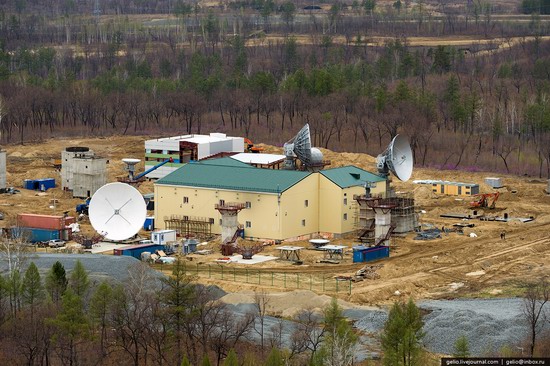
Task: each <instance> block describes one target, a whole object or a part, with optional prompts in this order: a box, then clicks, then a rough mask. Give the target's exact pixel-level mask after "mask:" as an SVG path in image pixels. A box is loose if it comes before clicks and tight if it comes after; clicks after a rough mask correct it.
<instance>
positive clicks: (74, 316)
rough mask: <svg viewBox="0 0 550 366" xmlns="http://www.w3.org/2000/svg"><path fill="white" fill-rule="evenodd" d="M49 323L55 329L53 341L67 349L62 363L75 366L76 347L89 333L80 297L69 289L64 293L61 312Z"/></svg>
mask: <svg viewBox="0 0 550 366" xmlns="http://www.w3.org/2000/svg"><path fill="white" fill-rule="evenodd" d="M49 323H50V324H51V325H53V326H54V327H55V328H57V331H56V332H55V335H54V341H55V342H56V343H58V344H59V345H62V346H63V347H67V349H68V352H67V354H68V356H66V357H67V358H68V359H66V360H64V361H65V362H66V363H69V364H71V365H74V364H76V361H77V360H76V357H77V352H76V349H77V348H76V347H77V345H78V343H79V342H80V341H81V340H82V339H84V338H86V337H87V336H88V331H89V324H88V319H87V318H86V314H85V313H84V305H83V303H82V299H81V298H80V296H78V295H76V294H75V293H73V291H72V290H71V289H68V290H67V291H65V293H64V294H63V296H62V306H61V311H60V312H59V314H57V316H56V317H55V318H54V319H51V320H50V321H49Z"/></svg>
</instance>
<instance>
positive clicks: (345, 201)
mask: <svg viewBox="0 0 550 366" xmlns="http://www.w3.org/2000/svg"><path fill="white" fill-rule="evenodd" d="M347 205H348V199H347V198H344V206H347Z"/></svg>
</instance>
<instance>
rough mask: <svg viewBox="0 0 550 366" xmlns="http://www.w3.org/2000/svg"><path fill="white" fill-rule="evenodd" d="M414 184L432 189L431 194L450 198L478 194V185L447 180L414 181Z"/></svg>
mask: <svg viewBox="0 0 550 366" xmlns="http://www.w3.org/2000/svg"><path fill="white" fill-rule="evenodd" d="M414 183H415V184H425V185H430V186H431V187H432V192H434V193H439V194H448V195H451V196H474V195H476V194H479V184H475V183H463V182H450V181H448V180H415V181H414Z"/></svg>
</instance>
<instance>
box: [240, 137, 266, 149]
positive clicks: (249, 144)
mask: <svg viewBox="0 0 550 366" xmlns="http://www.w3.org/2000/svg"><path fill="white" fill-rule="evenodd" d="M244 143H245V150H246V152H247V153H261V152H262V151H264V148H263V147H257V146H254V143H253V142H252V141H250V140H249V139H247V138H246V137H245V139H244Z"/></svg>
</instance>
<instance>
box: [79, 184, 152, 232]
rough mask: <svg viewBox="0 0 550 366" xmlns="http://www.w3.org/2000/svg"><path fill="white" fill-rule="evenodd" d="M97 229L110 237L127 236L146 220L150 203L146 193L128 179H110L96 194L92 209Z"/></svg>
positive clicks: (90, 211) (91, 218)
mask: <svg viewBox="0 0 550 366" xmlns="http://www.w3.org/2000/svg"><path fill="white" fill-rule="evenodd" d="M88 211H89V217H90V223H91V224H92V226H93V227H94V229H95V230H96V231H97V232H98V233H100V234H102V235H103V236H105V237H106V238H107V239H110V240H125V239H128V238H130V237H132V236H134V235H135V234H137V232H138V231H139V229H140V228H141V227H142V226H143V223H144V222H145V216H146V214H147V206H146V204H145V200H144V199H143V196H142V195H141V193H139V191H138V190H137V189H135V188H134V187H132V186H130V185H128V184H125V183H118V182H117V183H108V184H106V185H104V186H103V187H101V188H100V189H98V190H97V191H96V192H95V193H94V195H93V196H92V200H91V201H90V207H89V209H88Z"/></svg>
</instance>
